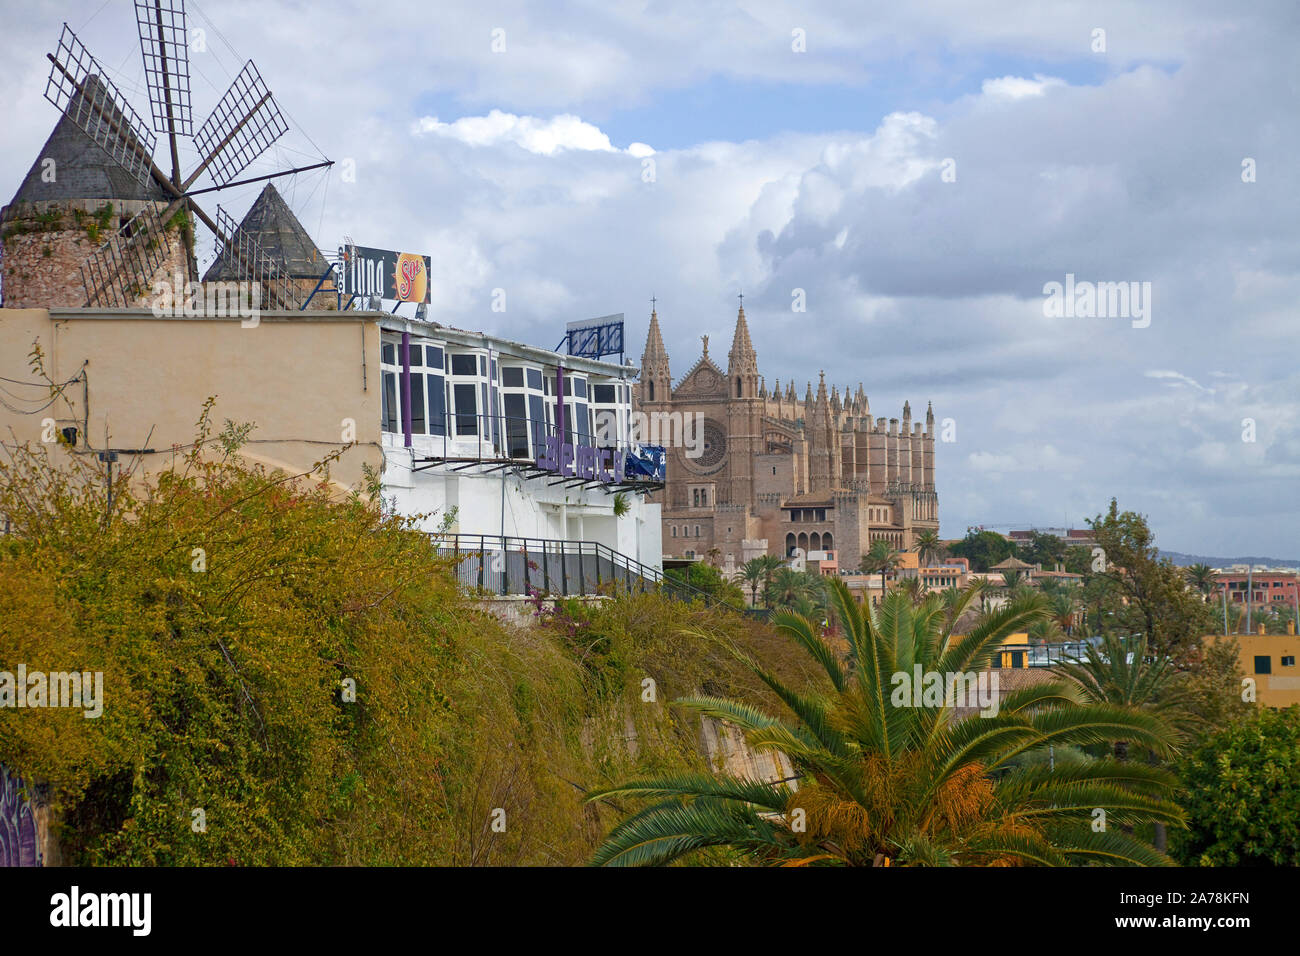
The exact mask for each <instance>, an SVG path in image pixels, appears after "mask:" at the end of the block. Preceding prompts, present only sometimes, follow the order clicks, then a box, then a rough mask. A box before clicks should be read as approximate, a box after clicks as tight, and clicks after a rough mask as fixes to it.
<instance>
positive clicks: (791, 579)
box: [771, 568, 826, 609]
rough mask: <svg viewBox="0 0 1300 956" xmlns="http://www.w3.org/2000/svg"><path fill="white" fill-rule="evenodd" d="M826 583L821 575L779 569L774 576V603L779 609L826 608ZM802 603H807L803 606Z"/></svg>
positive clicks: (790, 569)
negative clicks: (798, 607)
mask: <svg viewBox="0 0 1300 956" xmlns="http://www.w3.org/2000/svg"><path fill="white" fill-rule="evenodd" d="M825 581H826V579H825V578H823V577H822V576H821V575H819V574H810V573H808V572H807V571H795V570H794V569H793V568H778V569H777V571H776V573H775V574H774V575H773V576H772V595H771V597H772V603H773V604H775V605H776V606H777V607H779V608H793V607H796V606H802V607H805V608H812V609H816V608H818V607H824V606H825V603H826V597H825ZM801 602H807V603H804V604H801Z"/></svg>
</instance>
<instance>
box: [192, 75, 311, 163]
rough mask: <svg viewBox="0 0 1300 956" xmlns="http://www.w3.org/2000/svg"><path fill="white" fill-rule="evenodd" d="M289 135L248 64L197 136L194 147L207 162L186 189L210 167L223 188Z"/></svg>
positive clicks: (271, 100) (268, 93)
mask: <svg viewBox="0 0 1300 956" xmlns="http://www.w3.org/2000/svg"><path fill="white" fill-rule="evenodd" d="M288 131H289V125H288V124H287V123H286V122H285V121H284V117H283V116H282V115H281V114H280V108H279V107H278V106H276V104H275V100H274V99H273V98H272V96H271V91H270V90H268V89H267V88H266V84H265V83H263V82H262V77H261V74H259V73H258V72H257V67H255V66H254V65H253V61H252V60H249V61H248V62H247V63H245V64H244V68H243V69H242V70H240V71H239V75H238V76H237V77H235V82H234V83H232V84H231V85H230V89H228V90H226V93H225V95H224V96H222V97H221V101H220V102H219V103H217V105H216V107H215V108H214V109H213V110H212V115H211V116H209V117H208V118H207V119H206V120H204V122H203V125H202V126H200V127H199V131H198V133H196V134H195V137H194V145H195V147H197V148H198V151H199V155H200V156H202V157H204V158H203V161H202V162H201V163H200V164H199V167H198V168H197V169H196V170H195V171H194V172H193V173H192V174H191V175H190V177H189V178H188V179H187V180H186V181H185V188H187V189H188V188H189V186H190V185H191V184H192V183H193V182H194V180H195V179H197V178H198V176H199V173H201V172H203V170H204V169H207V168H208V167H209V166H210V167H211V175H212V179H213V181H214V182H215V183H216V184H217V185H218V186H224V185H225V184H226V183H228V182H230V181H231V180H232V179H234V178H235V177H236V176H238V175H239V174H240V173H241V172H243V171H244V170H245V169H247V168H248V166H249V164H250V163H252V162H253V160H255V159H257V157H258V156H261V155H262V153H264V152H265V151H266V150H267V149H269V148H270V146H271V144H272V143H274V142H275V141H276V140H277V139H279V138H280V137H281V136H283V135H284V134H285V133H287V132H288Z"/></svg>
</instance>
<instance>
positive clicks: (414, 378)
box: [411, 349, 428, 435]
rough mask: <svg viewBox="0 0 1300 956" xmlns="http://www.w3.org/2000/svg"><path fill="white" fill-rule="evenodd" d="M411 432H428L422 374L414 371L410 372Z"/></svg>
mask: <svg viewBox="0 0 1300 956" xmlns="http://www.w3.org/2000/svg"><path fill="white" fill-rule="evenodd" d="M412 351H416V350H415V349H412ZM411 432H412V433H413V434H416V435H425V434H428V430H427V426H426V425H425V421H424V376H423V375H421V374H418V373H416V372H412V373H411Z"/></svg>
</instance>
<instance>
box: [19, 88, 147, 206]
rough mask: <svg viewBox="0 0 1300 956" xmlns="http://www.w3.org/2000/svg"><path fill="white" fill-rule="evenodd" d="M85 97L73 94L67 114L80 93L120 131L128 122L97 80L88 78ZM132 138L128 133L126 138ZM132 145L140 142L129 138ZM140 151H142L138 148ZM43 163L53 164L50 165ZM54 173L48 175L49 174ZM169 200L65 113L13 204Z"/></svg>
mask: <svg viewBox="0 0 1300 956" xmlns="http://www.w3.org/2000/svg"><path fill="white" fill-rule="evenodd" d="M84 88H85V91H86V92H85V94H83V93H81V92H77V93H75V94H74V95H73V101H72V103H71V104H70V106H69V108H68V113H73V112H75V111H76V110H77V109H78V102H79V100H80V98H81V97H82V96H83V95H88V96H89V97H90V99H91V102H92V103H96V104H99V105H100V107H101V109H103V111H104V112H106V113H108V114H109V116H110V117H111V118H112V119H113V120H114V122H115V125H118V126H119V128H122V129H126V121H125V119H124V117H123V116H122V113H121V111H120V110H118V109H117V107H116V106H114V105H113V102H112V100H111V99H110V98H109V97H108V96H107V95H104V94H102V93H101V90H102V85H101V84H100V82H99V78H98V77H97V76H94V75H93V74H92V75H91V76H88V77H86V81H85V84H84ZM127 135H128V136H130V135H131V134H130V133H129V132H128V134H127ZM131 140H132V141H133V143H138V141H137V140H136V139H135V137H134V136H131ZM141 148H143V147H141ZM46 160H54V165H53V166H50V164H49V163H48V162H46ZM51 172H52V174H53V175H52V176H51ZM170 198H171V197H170V196H168V195H167V193H166V192H164V191H163V188H162V187H161V186H159V185H158V184H157V183H156V182H154V181H153V180H152V179H150V180H149V181H148V182H147V183H145V184H143V185H142V184H141V183H140V180H138V179H136V178H135V177H134V176H133V175H131V173H129V172H127V171H126V170H125V169H123V168H122V166H121V165H120V164H119V163H118V162H117V161H116V160H114V159H113V158H112V157H111V156H109V155H108V153H107V152H105V150H104V149H103V147H101V146H100V145H99V144H98V143H96V142H95V141H94V140H93V139H91V138H90V137H89V136H88V135H86V133H84V132H83V131H82V130H81V128H80V127H79V126H77V124H76V123H74V122H73V121H72V120H71V119H69V118H68V116H67V114H66V113H65V114H64V115H63V116H60V117H59V121H58V123H56V124H55V126H54V132H52V133H51V134H50V138H49V139H47V140H46V141H45V145H44V146H43V147H41V151H40V154H39V155H38V156H37V157H36V162H34V163H32V168H31V169H30V170H29V171H28V173H27V176H26V178H24V179H23V182H22V185H21V186H19V187H18V192H17V193H16V194H15V195H14V198H13V202H15V203H20V202H48V201H51V200H68V199H109V200H112V199H117V200H145V201H148V200H154V201H162V202H166V201H168V200H169V199H170Z"/></svg>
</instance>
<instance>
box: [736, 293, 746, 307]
mask: <svg viewBox="0 0 1300 956" xmlns="http://www.w3.org/2000/svg"><path fill="white" fill-rule="evenodd" d="M736 298H737V299H739V300H740V307H741V308H742V309H743V308H744V307H745V293H743V292H740V293H737V295H736Z"/></svg>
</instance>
